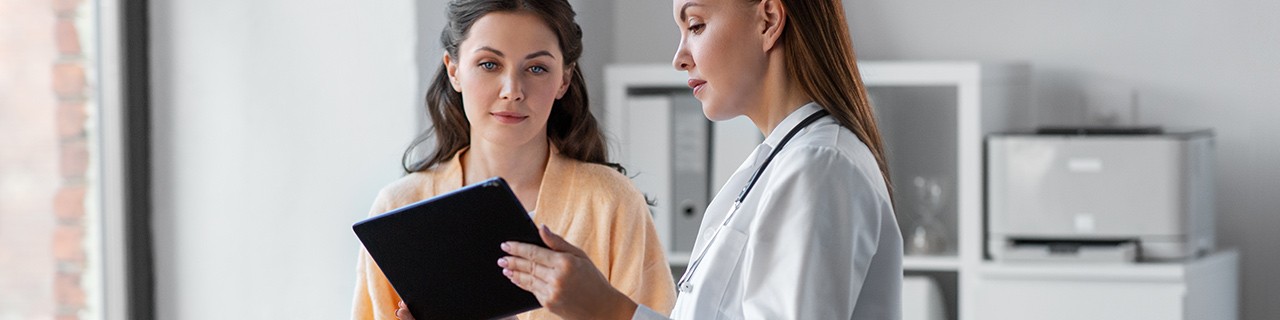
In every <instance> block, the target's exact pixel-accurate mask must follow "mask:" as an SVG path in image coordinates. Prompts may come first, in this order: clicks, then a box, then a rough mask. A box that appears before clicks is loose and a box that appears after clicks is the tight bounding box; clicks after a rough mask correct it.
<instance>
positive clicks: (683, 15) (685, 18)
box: [680, 1, 702, 21]
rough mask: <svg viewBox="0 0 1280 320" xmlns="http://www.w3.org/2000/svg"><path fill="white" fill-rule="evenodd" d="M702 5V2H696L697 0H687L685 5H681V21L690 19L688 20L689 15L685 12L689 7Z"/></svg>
mask: <svg viewBox="0 0 1280 320" xmlns="http://www.w3.org/2000/svg"><path fill="white" fill-rule="evenodd" d="M700 6H702V4H701V3H696V2H693V1H689V2H685V3H684V6H681V7H680V21H688V20H689V16H688V15H686V14H685V11H686V10H689V7H700Z"/></svg>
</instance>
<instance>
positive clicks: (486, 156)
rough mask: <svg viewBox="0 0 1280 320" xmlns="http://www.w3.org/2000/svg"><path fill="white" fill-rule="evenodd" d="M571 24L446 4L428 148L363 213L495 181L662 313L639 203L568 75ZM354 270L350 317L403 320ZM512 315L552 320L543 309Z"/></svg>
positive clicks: (667, 278)
mask: <svg viewBox="0 0 1280 320" xmlns="http://www.w3.org/2000/svg"><path fill="white" fill-rule="evenodd" d="M574 15H575V14H574V12H573V9H572V8H571V7H570V6H569V3H568V2H567V1H566V0H525V1H514V0H459V1H452V2H450V4H449V11H448V17H449V22H448V24H447V25H446V27H445V29H444V31H443V33H442V35H441V38H440V40H441V42H442V44H443V45H444V48H445V51H446V52H445V54H444V57H443V59H442V60H443V61H442V63H441V66H440V68H439V71H438V72H437V74H436V77H435V80H434V82H433V83H432V84H431V87H430V88H429V90H428V92H427V110H428V112H429V114H430V116H431V120H432V123H433V125H434V137H435V142H436V147H435V151H434V153H432V154H431V155H430V156H428V157H427V158H426V159H425V160H424V161H421V162H417V163H413V164H408V165H406V168H405V169H406V171H407V172H409V174H408V175H406V176H405V177H403V178H401V179H400V180H398V181H396V182H393V183H392V184H391V185H389V186H387V187H385V188H384V189H382V191H381V192H380V193H379V195H378V198H377V200H375V201H374V205H373V208H372V209H371V211H370V214H371V215H376V214H380V213H383V212H387V211H389V210H392V209H395V208H398V207H400V206H404V205H407V204H410V203H413V202H417V201H419V200H422V199H426V198H429V197H432V196H435V195H438V194H441V193H445V192H449V191H452V190H455V189H458V188H460V187H462V186H464V185H468V184H471V183H474V182H479V181H482V180H485V179H487V178H490V177H494V176H500V177H502V178H504V179H506V181H507V182H508V183H509V184H510V186H511V188H512V190H513V191H514V192H515V194H516V196H517V198H519V199H520V202H521V203H522V204H523V205H524V206H525V209H527V210H528V211H529V212H530V214H531V215H532V216H533V220H534V222H535V223H537V224H539V225H542V226H545V227H546V228H548V229H550V230H553V231H555V232H556V233H558V234H563V235H565V238H566V239H568V241H570V242H572V243H573V244H574V245H577V246H579V247H581V248H582V249H583V251H585V252H586V254H587V255H588V256H589V257H590V260H591V261H592V263H593V264H594V265H595V267H596V268H599V269H600V270H601V271H602V273H603V275H604V277H605V278H606V279H607V280H608V282H609V283H610V284H612V285H613V286H614V287H615V288H618V289H619V291H621V292H623V293H625V294H626V295H627V296H629V297H630V298H631V299H634V300H636V301H639V302H641V303H643V304H645V305H648V306H652V307H654V309H655V310H661V311H662V312H666V311H668V310H670V308H671V306H672V305H673V304H674V301H675V288H674V280H673V279H672V277H671V271H670V269H669V267H668V265H667V261H666V257H665V256H664V255H663V250H662V246H661V244H660V243H659V241H658V239H657V235H656V232H655V230H654V227H653V221H652V219H651V217H650V216H649V210H648V206H647V204H646V203H645V200H644V197H643V195H642V194H641V193H640V192H639V191H637V190H636V189H635V187H634V186H633V185H632V184H631V181H630V180H628V179H627V177H626V176H624V175H623V174H622V173H621V171H622V168H621V167H620V166H618V165H616V164H610V163H608V162H606V161H607V155H606V148H605V142H604V137H603V134H602V133H601V131H600V129H599V127H598V126H597V124H596V120H595V118H594V117H593V116H592V115H591V112H590V109H589V107H588V106H589V105H588V100H587V88H586V86H585V84H584V83H583V78H582V73H581V72H580V70H579V68H578V66H577V61H578V58H579V57H580V56H581V54H582V31H581V29H580V28H579V26H578V25H577V23H575V22H574V21H573V19H574ZM430 138H431V136H430V133H424V134H423V135H422V136H420V137H418V139H417V140H416V141H415V143H414V145H417V144H418V143H421V142H424V141H425V140H427V139H430ZM412 150H413V147H410V150H406V152H405V155H406V157H405V158H406V159H407V158H408V157H409V155H410V154H411V153H412ZM356 272H357V275H356V277H357V282H356V292H355V301H354V303H353V311H352V318H353V319H396V318H397V316H399V317H401V318H409V315H408V312H405V311H404V310H399V312H397V311H398V310H397V309H399V306H400V305H401V301H400V298H399V296H397V295H396V293H395V290H394V289H392V288H391V285H390V284H389V283H388V282H387V279H386V277H385V276H384V275H383V274H382V272H381V270H379V269H378V266H377V265H376V264H375V263H374V262H373V260H372V259H370V258H369V256H368V254H367V253H366V252H363V251H362V252H361V254H360V256H359V263H358V265H357V271H356ZM518 317H519V318H520V319H548V318H557V317H556V316H554V315H552V314H551V313H549V312H547V311H545V309H540V310H535V311H531V312H528V313H524V314H521V315H519V316H518Z"/></svg>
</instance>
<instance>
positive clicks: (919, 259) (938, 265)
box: [902, 255, 960, 271]
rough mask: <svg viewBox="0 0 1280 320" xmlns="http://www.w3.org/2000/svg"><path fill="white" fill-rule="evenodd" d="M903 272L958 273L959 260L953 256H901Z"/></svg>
mask: <svg viewBox="0 0 1280 320" xmlns="http://www.w3.org/2000/svg"><path fill="white" fill-rule="evenodd" d="M902 269H903V270H905V271H959V270H960V259H958V258H956V257H955V256H936V257H930V256H910V255H908V256H903V257H902Z"/></svg>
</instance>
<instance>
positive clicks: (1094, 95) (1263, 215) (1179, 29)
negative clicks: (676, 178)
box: [613, 0, 1280, 320]
mask: <svg viewBox="0 0 1280 320" xmlns="http://www.w3.org/2000/svg"><path fill="white" fill-rule="evenodd" d="M615 6H616V10H615V14H617V15H618V17H617V19H615V21H616V23H617V25H616V26H615V27H614V28H615V34H616V37H615V42H614V48H613V50H614V53H615V55H614V56H615V60H614V61H615V62H627V63H636V62H650V63H668V62H670V61H671V55H672V52H673V51H674V50H675V42H676V41H677V40H678V35H676V34H675V29H674V26H670V25H669V24H670V23H672V22H671V21H672V18H671V3H670V2H667V1H616V2H615ZM845 8H846V10H845V11H846V13H847V15H848V18H849V21H850V28H851V31H852V34H853V41H854V44H855V47H856V48H857V50H858V54H859V58H861V59H875V60H903V59H929V60H938V59H941V60H958V59H976V60H1022V61H1027V62H1030V63H1031V64H1032V65H1033V68H1034V76H1035V77H1036V79H1035V81H1036V83H1035V85H1034V89H1035V92H1034V93H1033V96H1034V99H1033V100H1034V103H1035V105H1034V106H1029V107H1031V108H1033V110H1034V112H1035V114H1036V123H1032V124H1028V126H1030V125H1038V124H1081V123H1100V122H1102V120H1103V118H1105V117H1106V116H1107V115H1115V114H1117V112H1116V111H1119V112H1118V114H1120V115H1121V117H1120V119H1121V120H1123V119H1125V118H1128V117H1131V116H1129V115H1130V114H1132V113H1131V112H1129V111H1130V107H1131V106H1132V105H1137V114H1138V116H1137V120H1138V122H1139V123H1145V124H1163V125H1177V126H1200V127H1212V128H1213V129H1214V130H1216V131H1217V134H1218V145H1217V146H1218V158H1217V160H1218V163H1217V174H1218V178H1217V189H1216V190H1217V195H1218V203H1217V208H1218V234H1219V244H1220V246H1221V247H1236V248H1239V249H1240V250H1241V252H1242V258H1241V260H1242V265H1241V269H1242V273H1241V275H1242V279H1241V291H1242V296H1241V297H1242V303H1243V306H1242V308H1241V314H1242V318H1243V319H1251V320H1261V319H1273V318H1276V317H1280V304H1275V303H1272V302H1271V301H1273V300H1274V298H1272V297H1275V296H1277V295H1280V277H1275V276H1274V275H1273V273H1274V269H1275V266H1277V265H1280V251H1278V250H1275V248H1274V244H1276V243H1280V232H1276V231H1275V228H1276V226H1280V209H1277V208H1280V197H1277V196H1276V190H1280V181H1278V180H1276V179H1275V178H1274V177H1277V176H1280V165H1277V164H1280V148H1277V147H1276V146H1277V144H1276V142H1275V141H1278V140H1280V126H1278V125H1276V124H1277V123H1280V108H1277V104H1280V90H1275V89H1274V88H1276V87H1280V41H1278V40H1277V39H1278V38H1277V36H1276V35H1280V3H1277V2H1274V1H1192V0H1173V1H1169V0H1130V1H1101V0H1087V1H999V0H984V1H924V0H907V1H902V0H863V1H845ZM664 24H667V25H668V26H670V27H664ZM667 43H669V45H666V44H667ZM1135 97H1136V98H1135Z"/></svg>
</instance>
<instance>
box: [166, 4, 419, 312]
mask: <svg viewBox="0 0 1280 320" xmlns="http://www.w3.org/2000/svg"><path fill="white" fill-rule="evenodd" d="M151 5H152V7H151V19H152V21H151V33H152V36H153V38H152V52H151V54H152V59H153V61H152V70H153V72H154V75H153V83H152V92H153V93H154V101H153V107H154V109H153V119H152V120H153V121H154V127H153V130H152V133H153V134H154V136H153V138H152V139H153V140H152V141H153V143H154V145H153V151H152V153H153V157H154V159H153V160H154V163H155V167H154V170H155V172H154V173H155V174H154V177H153V178H154V192H155V193H154V208H155V212H154V225H153V226H154V228H155V230H154V231H155V233H154V235H155V239H154V240H155V250H156V254H155V259H156V261H155V263H156V299H157V301H156V302H157V303H156V308H157V319H290V318H299V319H335V318H342V317H345V316H346V315H348V314H349V313H350V310H351V301H352V300H351V299H352V292H353V288H354V283H355V258H356V254H357V252H358V251H357V248H358V241H357V240H356V238H355V236H354V235H353V234H352V233H351V224H352V223H353V222H355V221H358V220H359V219H362V218H364V217H365V216H366V215H367V213H368V210H369V207H370V205H371V204H372V202H373V198H374V196H375V195H376V194H377V192H378V189H379V188H381V187H382V186H384V185H386V184H387V183H389V182H390V181H392V180H394V179H396V178H397V177H399V176H400V169H399V168H400V167H399V160H400V151H401V150H402V149H401V148H402V147H403V145H404V144H405V143H406V142H407V139H408V137H409V136H410V134H411V133H412V129H413V126H414V125H413V118H412V117H410V116H409V114H411V112H412V111H411V110H412V106H413V105H414V102H415V101H416V99H415V94H416V91H415V85H414V84H416V83H417V79H416V77H417V74H416V73H415V71H414V69H415V67H416V63H415V62H414V43H415V35H416V33H415V31H414V28H415V25H414V19H415V17H414V16H413V2H412V1H408V0H393V1H379V2H377V3H376V4H372V3H369V2H365V1H355V0H332V1H319V2H317V1H306V0H275V1H255V0H229V1H201V0H175V1H153V2H151Z"/></svg>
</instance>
